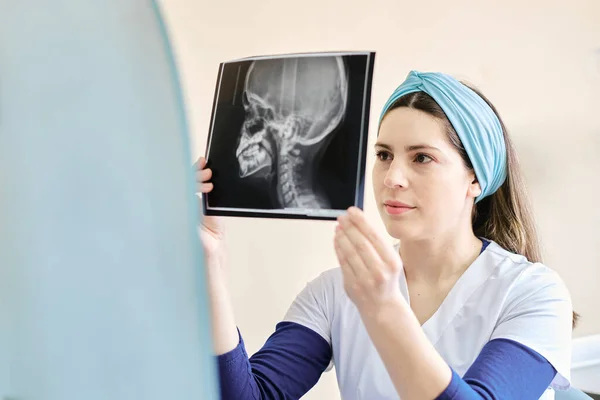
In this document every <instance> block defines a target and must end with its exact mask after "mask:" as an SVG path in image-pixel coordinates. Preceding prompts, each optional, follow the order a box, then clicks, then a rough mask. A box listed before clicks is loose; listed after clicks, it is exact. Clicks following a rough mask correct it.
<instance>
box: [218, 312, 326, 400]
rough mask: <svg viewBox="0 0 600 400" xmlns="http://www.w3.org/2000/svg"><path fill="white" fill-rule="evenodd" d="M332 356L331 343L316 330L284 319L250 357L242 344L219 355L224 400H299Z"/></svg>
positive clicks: (241, 341)
mask: <svg viewBox="0 0 600 400" xmlns="http://www.w3.org/2000/svg"><path fill="white" fill-rule="evenodd" d="M331 357H332V350H331V346H330V345H329V343H328V342H327V341H326V340H325V339H324V338H323V337H322V336H321V335H319V334H318V333H316V332H314V331H313V330H311V329H309V328H307V327H305V326H303V325H300V324H297V323H294V322H280V323H279V324H277V326H276V329H275V332H274V333H273V334H272V335H271V336H270V337H269V338H268V339H267V341H266V343H265V344H264V346H263V347H262V348H261V349H260V350H259V351H258V352H256V353H255V354H254V355H253V356H252V357H250V358H249V357H248V354H247V353H246V349H245V346H244V340H243V338H242V336H241V335H240V342H239V344H238V346H237V347H236V348H235V349H233V350H232V351H230V352H228V353H225V354H223V355H220V356H218V357H217V358H218V365H219V380H220V382H219V383H220V390H221V399H222V400H230V399H231V400H246V399H248V400H250V399H251V400H267V399H269V400H271V399H282V400H283V399H285V400H295V399H299V398H300V397H302V396H303V395H304V394H305V393H306V392H308V391H309V390H310V389H311V388H312V387H313V386H314V385H315V384H316V383H317V381H318V380H319V378H320V377H321V374H322V373H323V372H324V371H325V369H326V368H327V366H328V365H329V362H330V360H331Z"/></svg>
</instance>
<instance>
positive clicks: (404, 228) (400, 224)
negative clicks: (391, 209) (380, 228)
mask: <svg viewBox="0 0 600 400" xmlns="http://www.w3.org/2000/svg"><path fill="white" fill-rule="evenodd" d="M413 225H414V224H413ZM385 228H386V230H387V232H388V234H389V235H390V236H391V237H393V238H394V239H397V240H402V239H409V238H412V237H413V236H414V235H415V233H416V232H415V229H414V226H410V224H407V223H406V222H405V221H394V220H386V221H385Z"/></svg>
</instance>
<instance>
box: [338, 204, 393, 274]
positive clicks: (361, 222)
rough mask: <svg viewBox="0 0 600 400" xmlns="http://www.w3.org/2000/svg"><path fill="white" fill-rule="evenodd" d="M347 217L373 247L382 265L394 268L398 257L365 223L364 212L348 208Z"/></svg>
mask: <svg viewBox="0 0 600 400" xmlns="http://www.w3.org/2000/svg"><path fill="white" fill-rule="evenodd" d="M347 215H348V217H349V219H350V221H351V222H352V224H353V225H354V226H355V227H356V228H357V229H358V230H359V231H360V232H361V233H362V235H363V236H364V237H365V238H366V239H367V240H368V241H369V243H370V244H371V245H372V246H373V248H374V249H375V251H376V252H377V254H378V255H379V257H380V258H381V260H382V261H383V263H385V264H386V265H389V266H390V267H392V266H395V264H397V263H398V255H397V254H396V253H395V252H394V250H393V248H392V247H391V246H389V245H388V243H387V242H386V241H385V240H384V239H383V238H382V237H381V235H379V233H378V232H377V231H376V230H375V229H374V228H373V227H372V226H371V224H370V223H369V221H367V218H366V216H365V214H364V212H363V211H362V210H360V209H359V208H357V207H350V208H349V209H348V213H347Z"/></svg>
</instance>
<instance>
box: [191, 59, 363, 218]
mask: <svg viewBox="0 0 600 400" xmlns="http://www.w3.org/2000/svg"><path fill="white" fill-rule="evenodd" d="M374 59H375V53H374V52H339V53H331V52H321V53H300V54H285V55H274V56H260V57H250V58H244V59H240V60H234V61H229V62H223V63H221V64H220V66H219V71H218V76H217V85H216V89H215V96H214V103H213V109H212V116H211V121H210V130H209V135H208V143H207V147H206V158H207V160H208V166H209V167H210V168H211V169H212V171H213V177H212V179H211V182H212V183H213V184H214V189H213V190H212V191H211V192H210V193H208V194H206V195H204V196H203V206H204V213H205V214H206V215H221V216H246V217H261V218H297V219H325V220H328V219H329V220H333V219H335V218H336V217H337V216H338V215H340V214H341V213H343V212H344V211H345V210H346V209H347V208H348V207H350V206H357V207H360V208H362V207H363V198H364V180H365V179H364V178H365V162H366V146H367V139H368V134H367V132H368V125H369V110H370V101H371V84H372V77H373V65H374Z"/></svg>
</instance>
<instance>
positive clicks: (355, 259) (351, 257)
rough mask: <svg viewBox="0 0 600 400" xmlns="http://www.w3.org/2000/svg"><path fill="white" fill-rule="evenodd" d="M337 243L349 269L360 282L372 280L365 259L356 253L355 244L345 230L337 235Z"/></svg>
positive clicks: (341, 230)
mask: <svg viewBox="0 0 600 400" xmlns="http://www.w3.org/2000/svg"><path fill="white" fill-rule="evenodd" d="M336 242H337V245H338V247H339V249H340V252H341V254H342V257H343V259H344V261H345V263H346V264H347V266H348V268H349V269H350V270H351V271H352V274H353V275H354V276H355V277H356V279H357V280H358V281H361V282H368V281H370V280H371V273H370V271H369V268H368V267H367V266H366V265H365V263H364V261H363V259H362V258H361V257H360V255H359V254H358V252H357V251H356V249H355V247H354V244H353V243H352V242H351V241H350V239H349V238H348V236H346V234H345V233H344V230H343V228H342V229H340V230H339V231H338V232H337V234H336Z"/></svg>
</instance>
